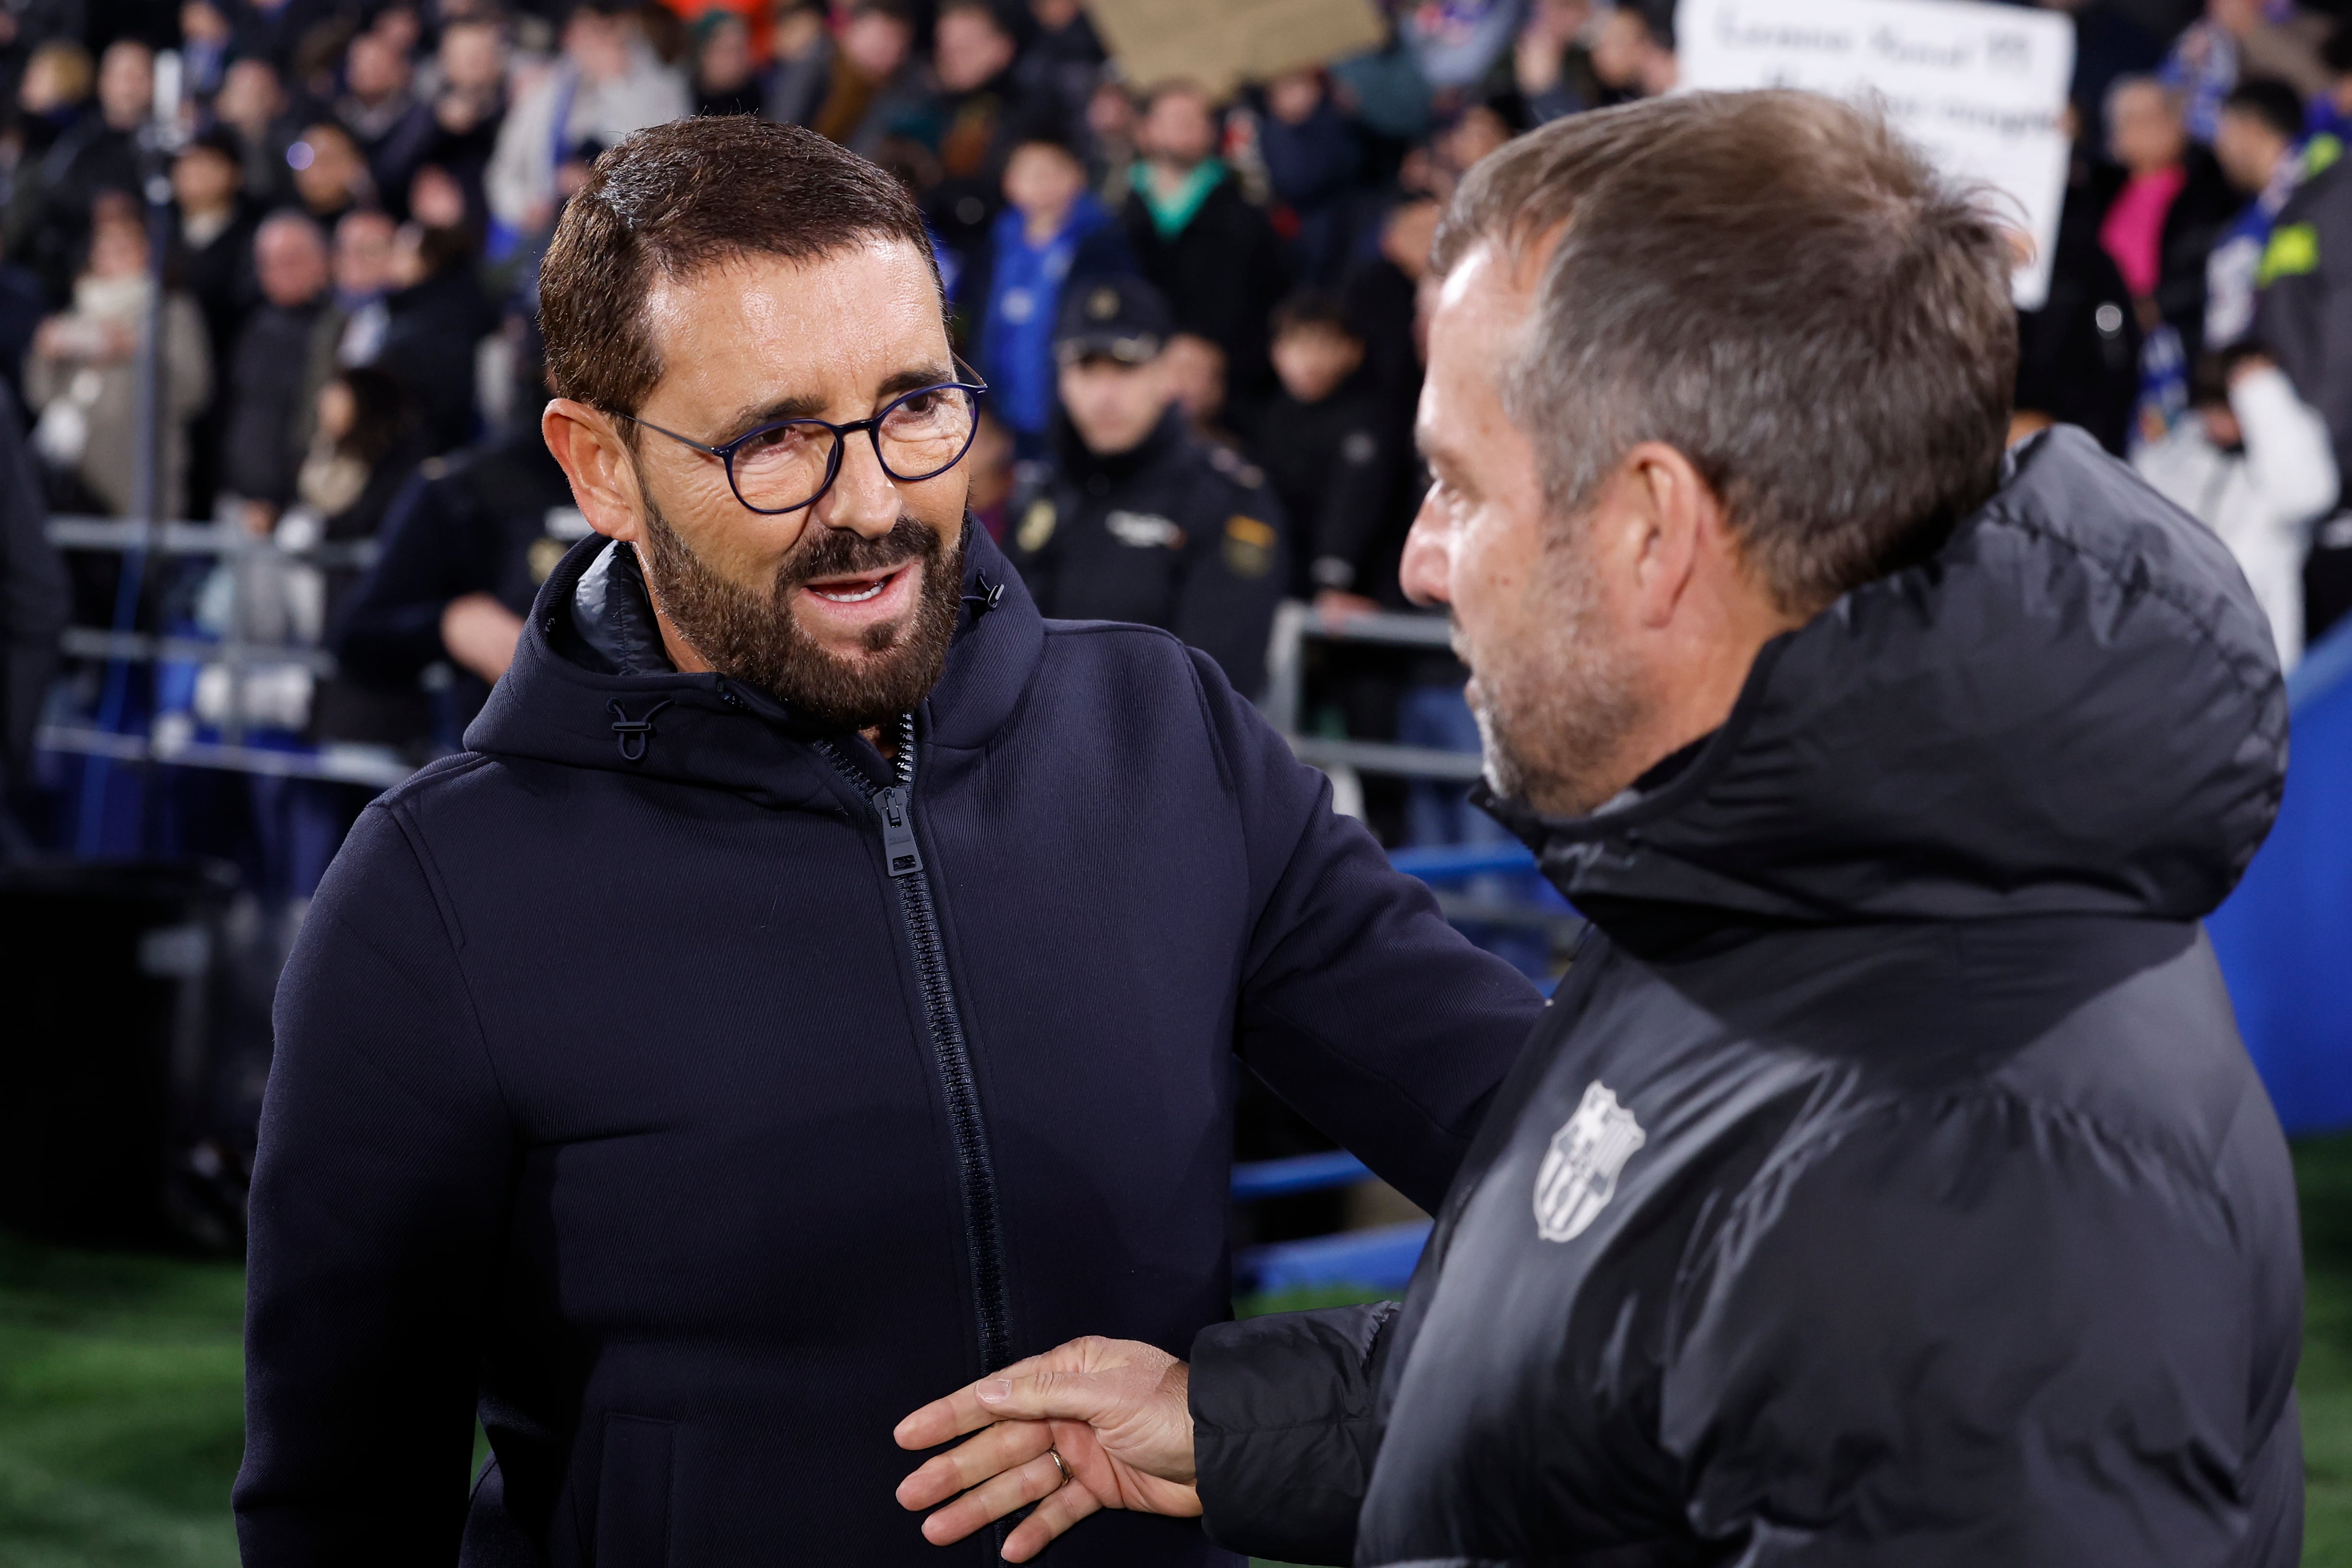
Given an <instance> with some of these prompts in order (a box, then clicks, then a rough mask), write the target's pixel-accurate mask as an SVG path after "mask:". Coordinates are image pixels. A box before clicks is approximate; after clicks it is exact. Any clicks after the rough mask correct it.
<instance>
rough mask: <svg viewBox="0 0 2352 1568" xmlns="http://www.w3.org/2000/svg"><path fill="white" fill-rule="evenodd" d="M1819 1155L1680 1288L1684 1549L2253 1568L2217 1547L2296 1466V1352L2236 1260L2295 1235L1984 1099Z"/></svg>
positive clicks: (1920, 1560)
mask: <svg viewBox="0 0 2352 1568" xmlns="http://www.w3.org/2000/svg"><path fill="white" fill-rule="evenodd" d="M2260 1099H2261V1096H2260V1094H2259V1091H2257V1092H2256V1093H2255V1094H2254V1095H2253V1096H2252V1097H2251V1100H2250V1101H2249V1103H2248V1104H2247V1105H2246V1107H2245V1108H2244V1109H2243V1110H2241V1112H2240V1114H2241V1117H2242V1118H2251V1117H2257V1116H2266V1115H2267V1114H2268V1111H2267V1107H2266V1106H2263V1105H2260V1104H2258V1103H2253V1102H2256V1101H2259V1100H2260ZM2269 1136H2270V1140H2271V1142H2273V1143H2276V1142H2277V1138H2276V1133H2275V1132H2274V1131H2273V1132H2272V1133H2271V1134H2270V1135H2269ZM1815 1142H1816V1144H1819V1145H1825V1146H1816V1147H1812V1148H1811V1149H1810V1151H1809V1152H1807V1153H1805V1154H1803V1155H1801V1156H1800V1157H1799V1158H1797V1159H1794V1160H1790V1161H1788V1162H1784V1163H1780V1164H1779V1165H1777V1166H1768V1167H1767V1169H1766V1170H1765V1172H1764V1173H1762V1174H1761V1175H1759V1178H1758V1179H1757V1180H1756V1182H1755V1183H1754V1184H1752V1185H1751V1186H1750V1187H1749V1188H1748V1191H1747V1192H1746V1193H1745V1194H1743V1195H1742V1196H1741V1198H1740V1199H1739V1200H1738V1203H1736V1204H1735V1205H1732V1207H1731V1209H1730V1211H1729V1213H1728V1215H1727V1218H1726V1219H1725V1220H1724V1222H1723V1223H1722V1225H1721V1226H1720V1227H1719V1228H1718V1229H1717V1232H1716V1233H1715V1235H1714V1237H1712V1240H1711V1243H1710V1244H1709V1245H1708V1246H1707V1247H1706V1250H1705V1252H1704V1253H1703V1254H1702V1255H1701V1256H1700V1257H1698V1258H1696V1259H1695V1261H1694V1265H1693V1267H1691V1268H1689V1269H1688V1271H1687V1272H1686V1273H1685V1277H1684V1278H1683V1279H1681V1280H1680V1281H1678V1282H1677V1288H1676V1296H1675V1305H1674V1307H1673V1311H1674V1313H1675V1318H1676V1320H1678V1321H1681V1322H1682V1323H1684V1324H1685V1325H1687V1326H1686V1327H1685V1328H1684V1329H1683V1330H1681V1331H1680V1332H1679V1334H1678V1342H1677V1343H1675V1344H1673V1345H1671V1346H1670V1347H1669V1350H1668V1358H1667V1362H1666V1365H1665V1369H1664V1384H1663V1393H1662V1395H1661V1404H1660V1415H1659V1436H1660V1439H1661V1441H1662V1443H1663V1445H1664V1447H1665V1448H1666V1450H1667V1451H1668V1453H1669V1454H1670V1455H1672V1456H1673V1457H1674V1458H1675V1459H1676V1460H1678V1461H1679V1462H1680V1463H1681V1464H1682V1465H1683V1466H1684V1467H1685V1474H1686V1475H1687V1477H1688V1481H1687V1483H1686V1484H1687V1514H1688V1517H1689V1519H1690V1521H1691V1522H1692V1524H1693V1525H1694V1526H1695V1527H1696V1529H1697V1530H1698V1531H1700V1532H1701V1533H1702V1534H1705V1535H1706V1536H1708V1537H1710V1538H1712V1539H1717V1540H1739V1539H1743V1538H1744V1539H1746V1540H1747V1541H1748V1542H1749V1545H1748V1550H1747V1552H1745V1553H1744V1554H1743V1555H1741V1557H1740V1562H1741V1563H1743V1564H1753V1565H1754V1568H1850V1565H1851V1568H1862V1565H1864V1564H1868V1565H1877V1564H1884V1563H1903V1564H1905V1565H1906V1568H1945V1565H1949V1568H1961V1565H1963V1564H1981V1563H2002V1564H2005V1565H2008V1568H2071V1565H2074V1564H2079V1563H2126V1562H2128V1563H2147V1564H2189V1563H2231V1562H2254V1561H2272V1560H2273V1559H2271V1558H2269V1557H2266V1556H2260V1557H2258V1556H2244V1555H2241V1547H2242V1542H2240V1541H2239V1540H2238V1539H2237V1538H2236V1535H2237V1532H2238V1531H2242V1528H2243V1527H2244V1524H2245V1521H2246V1520H2247V1519H2248V1517H2249V1515H2250V1514H2251V1515H2252V1517H2254V1518H2256V1519H2260V1518H2262V1517H2263V1511H2262V1510H2261V1509H2260V1507H2259V1506H2255V1507H2250V1506H2249V1504H2250V1502H2251V1501H2252V1495H2253V1494H2254V1493H2257V1492H2259V1491H2260V1490H2261V1489H2262V1488H2263V1486H2264V1485H2265V1484H2272V1483H2274V1482H2275V1479H2276V1475H2277V1473H2278V1472H2279V1470H2280V1467H2281V1466H2282V1464H2283V1463H2284V1462H2285V1461H2287V1460H2294V1462H2295V1464H2296V1465H2297V1466H2298V1467H2299V1459H2298V1458H2296V1456H2294V1455H2293V1454H2291V1453H2286V1452H2284V1449H2291V1448H2293V1447H2294V1436H2293V1430H2292V1428H2293V1412H2292V1408H2291V1406H2289V1405H2288V1404H2287V1401H2288V1399H2289V1396H2290V1391H2291V1386H2292V1379H2293V1373H2294V1345H2295V1343H2296V1342H2297V1339H2298V1337H2299V1336H2298V1327H2297V1325H2296V1324H2295V1323H2294V1322H2292V1321H2265V1314H2266V1313H2267V1316H2268V1318H2269V1319H2273V1320H2275V1319H2282V1318H2284V1319H2291V1318H2292V1317H2293V1315H2294V1314H2293V1311H2292V1309H2291V1308H2289V1309H2287V1310H2284V1311H2281V1310H2278V1309H2277V1308H2276V1306H2275V1303H2277V1302H2279V1301H2287V1302H2292V1301H2294V1300H2296V1299H2298V1297H2299V1291H2298V1290H2296V1289H2294V1281H2282V1280H2281V1279H2279V1278H2278V1271H2279V1270H2281V1269H2291V1268H2293V1267H2294V1259H2293V1258H2292V1257H2291V1256H2289V1257H2285V1258H2280V1257H2277V1256H2274V1255H2273V1256H2257V1254H2258V1253H2260V1252H2261V1249H2262V1247H2263V1243H2262V1242H2261V1241H2260V1240H2259V1239H2255V1240H2249V1239H2247V1238H2250V1237H2252V1238H2260V1237H2264V1236H2277V1235H2282V1234H2283V1235H2285V1236H2287V1237H2292V1236H2293V1233H2294V1218H2293V1215H2291V1214H2284V1215H2281V1214H2277V1213H2271V1214H2268V1215H2263V1214H2262V1213H2259V1212H2256V1211H2252V1210H2249V1209H2241V1208H2240V1207H2239V1206H2238V1205H2237V1203H2236V1201H2234V1200H2231V1199H2229V1198H2227V1197H2225V1196H2224V1195H2223V1194H2221V1192H2220V1191H2219V1190H2218V1189H2219V1187H2220V1186H2221V1183H2219V1182H2217V1181H2216V1180H2215V1173H2214V1172H2213V1171H2212V1170H2211V1169H2210V1163H2211V1156H2210V1153H2207V1152H2203V1151H2196V1150H2188V1149H2173V1148H2162V1147H2140V1146H2135V1145H2134V1143H2133V1142H2130V1141H2129V1140H2127V1139H2126V1138H2123V1137H2118V1136H2116V1135H2115V1134H2113V1133H2111V1132H2109V1131H2106V1130H2105V1129H2102V1128H2099V1127H2097V1126H2095V1125H2092V1124H2089V1123H2088V1122H2086V1121H2084V1119H2083V1118H2081V1117H2080V1116H2079V1115H2078V1114H2076V1113H2074V1112H2072V1111H2063V1110H2051V1109H2048V1108H2046V1107H2041V1106H2035V1105H2032V1104H2029V1103H2026V1102H2023V1101H2020V1100H2012V1099H2011V1098H2009V1097H2007V1096H2003V1095H2000V1094H1997V1093H1991V1092H1987V1093H1981V1094H1977V1095H1970V1096H1960V1097H1953V1098H1950V1099H1947V1100H1942V1101H1940V1102H1937V1103H1935V1104H1933V1105H1927V1106H1920V1107H1917V1108H1916V1109H1913V1110H1907V1111H1886V1112H1881V1113H1878V1114H1876V1115H1874V1116H1872V1117H1869V1118H1867V1119H1866V1120H1864V1121H1860V1122H1859V1123H1857V1124H1853V1125H1850V1126H1849V1127H1848V1128H1847V1130H1845V1131H1843V1133H1840V1134H1835V1135H1832V1136H1830V1137H1827V1138H1824V1139H1819V1140H1816V1141H1815ZM2276 1162H2277V1163H2278V1164H2279V1165H2281V1166H2283V1165H2284V1163H2285V1151H2284V1148H2280V1149H2278V1150H2277V1152H2276ZM2199 1165H2204V1166H2206V1167H2208V1168H2204V1169H2199V1168H2196V1167H2197V1166H2199ZM2248 1185H2249V1187H2250V1189H2257V1184H2248ZM2275 1185H2277V1186H2278V1187H2280V1188H2281V1189H2284V1188H2285V1181H2284V1172H2281V1173H2280V1179H2279V1180H2278V1181H2276V1182H2275ZM2261 1196H2262V1194H2261V1193H2260V1191H2259V1190H2253V1197H2252V1199H2250V1200H2248V1201H2250V1202H2252V1201H2259V1200H2260V1199H2261ZM2288 1201H2290V1202H2291V1200H2288ZM2277 1250H2279V1249H2275V1248H2274V1249H2273V1253H2275V1252H2276V1251H2277ZM2284 1250H2285V1251H2286V1252H2288V1253H2291V1252H2292V1242H2291V1241H2290V1242H2289V1244H2288V1246H2287V1247H2286V1248H2285V1249H2284ZM2265 1303H2269V1304H2271V1305H2268V1306H2266V1305H2265ZM2282 1445H2284V1449H2283V1447H2282ZM2294 1474H2295V1475H2297V1476H2299V1475H2300V1469H2299V1468H2295V1470H2294ZM2265 1476H2269V1477H2271V1478H2272V1483H2266V1482H2265V1480H2264V1479H2263V1478H2264V1477H2265Z"/></svg>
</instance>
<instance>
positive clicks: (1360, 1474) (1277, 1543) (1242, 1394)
mask: <svg viewBox="0 0 2352 1568" xmlns="http://www.w3.org/2000/svg"><path fill="white" fill-rule="evenodd" d="M1396 1311H1397V1306H1396V1303H1395V1302H1393V1301H1381V1302H1377V1303H1375V1304H1373V1305H1371V1306H1368V1307H1336V1308H1331V1309H1328V1310H1323V1311H1319V1312H1278V1313H1276V1314H1274V1315H1273V1316H1271V1317H1265V1318H1249V1319H1244V1320H1243V1321H1240V1322H1235V1323H1213V1324H1211V1325H1210V1326H1209V1327H1208V1328H1205V1329H1203V1330H1202V1331H1201V1332H1200V1334H1199V1335H1198V1336H1197V1337H1196V1338H1194V1340H1193V1341H1192V1460H1193V1467H1194V1471H1195V1474H1196V1475H1197V1477H1198V1481H1199V1488H1200V1493H1201V1510H1202V1517H1201V1524H1202V1529H1204V1530H1205V1531H1208V1534H1209V1539H1210V1540H1212V1541H1213V1542H1216V1543H1217V1544H1218V1545H1220V1546H1223V1547H1224V1548H1226V1549H1227V1550H1229V1551H1233V1552H1248V1553H1250V1554H1251V1555H1253V1556H1257V1557H1270V1558H1274V1559H1276V1560H1277V1561H1280V1562H1284V1563H1346V1562H1348V1561H1349V1559H1350V1558H1351V1557H1353V1555H1354V1553H1355V1546H1356V1516H1357V1515H1358V1514H1359V1513H1360V1512H1361V1511H1362V1509H1363V1505H1364V1490H1365V1488H1366V1487H1367V1486H1369V1485H1370V1481H1371V1477H1372V1460H1373V1458H1375V1457H1376V1456H1377V1455H1378V1453H1379V1451H1380V1431H1379V1426H1378V1423H1377V1419H1376V1414H1375V1396H1376V1394H1378V1392H1379V1389H1380V1382H1381V1358H1382V1354H1383V1352H1385V1350H1386V1348H1387V1344H1388V1340H1389V1325H1390V1324H1391V1322H1392V1321H1394V1320H1395V1317H1396Z"/></svg>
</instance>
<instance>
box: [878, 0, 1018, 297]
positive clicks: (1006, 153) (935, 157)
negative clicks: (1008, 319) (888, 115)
mask: <svg viewBox="0 0 2352 1568" xmlns="http://www.w3.org/2000/svg"><path fill="white" fill-rule="evenodd" d="M1018 53H1019V49H1018V47H1017V46H1016V45H1015V44H1014V43H1013V34H1012V33H1011V31H1010V30H1009V29H1008V28H1007V27H1006V26H1005V23H1004V20H1003V17H1001V16H998V15H997V14H996V8H995V6H994V5H992V4H991V3H990V0H950V3H949V4H948V5H943V6H941V7H940V14H939V21H938V24H937V27H936V37H935V38H934V41H933V43H932V47H931V72H930V80H929V84H928V90H927V92H926V93H925V95H924V98H923V100H922V102H921V104H920V105H919V107H918V108H917V109H916V110H915V111H914V112H913V114H912V115H911V116H910V117H909V119H908V123H907V125H906V127H905V129H906V131H907V132H909V135H908V140H909V141H913V142H919V143H920V144H921V146H922V147H923V148H924V150H925V152H926V153H929V166H928V167H927V168H926V171H925V176H924V184H925V186H926V187H927V188H926V189H924V190H923V191H922V192H921V195H922V196H923V210H924V216H926V217H928V218H929V220H930V225H931V233H932V234H933V235H934V236H935V237H936V238H937V239H938V241H939V242H940V244H943V245H945V246H946V247H948V248H949V249H950V250H952V251H954V252H955V253H956V256H957V258H958V261H959V265H960V266H961V268H965V269H969V268H971V265H972V262H973V260H974V258H976V257H977V256H978V254H979V252H980V251H981V250H982V249H983V248H985V247H986V245H987V242H988V236H989V222H990V220H991V219H992V218H993V217H994V216H996V211H997V206H998V204H999V201H1000V199H1001V196H1002V187H1003V178H1004V165H1005V161H1006V160H1007V159H1008V158H1009V157H1010V156H1011V155H1012V152H1013V147H1014V146H1016V145H1017V144H1018V143H1019V142H1021V141H1022V140H1023V139H1024V137H1026V136H1028V135H1029V134H1031V133H1032V132H1034V131H1036V130H1040V129H1045V130H1050V128H1051V126H1052V122H1053V121H1052V117H1051V116H1050V115H1048V116H1046V117H1045V118H1044V119H1042V120H1036V121H1033V120H1032V118H1031V116H1030V113H1029V106H1028V105H1027V104H1026V103H1025V102H1024V100H1023V99H1022V96H1021V92H1020V89H1019V88H1018V87H1017V85H1016V84H1015V83H1014V81H1013V59H1014V58H1015V56H1016V55H1017V54H1018Z"/></svg>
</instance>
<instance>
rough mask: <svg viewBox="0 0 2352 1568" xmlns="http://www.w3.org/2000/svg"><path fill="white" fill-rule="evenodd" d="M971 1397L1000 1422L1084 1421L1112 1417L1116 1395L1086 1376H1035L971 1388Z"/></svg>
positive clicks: (992, 1380)
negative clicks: (1007, 1420) (1104, 1416)
mask: <svg viewBox="0 0 2352 1568" xmlns="http://www.w3.org/2000/svg"><path fill="white" fill-rule="evenodd" d="M971 1392H972V1397H973V1398H975V1399H977V1400H979V1401H980V1403H981V1405H982V1408H984V1409H986V1410H987V1411H988V1413H989V1414H990V1415H994V1416H996V1417H997V1418H999V1419H1000V1420H1002V1419H1006V1418H1011V1419H1014V1420H1024V1421H1084V1422H1087V1423H1088V1424H1089V1425H1091V1424H1093V1423H1094V1421H1095V1420H1096V1418H1097V1417H1098V1416H1102V1415H1109V1414H1111V1413H1112V1412H1113V1411H1114V1409H1115V1408H1116V1406H1117V1405H1118V1398H1117V1396H1116V1394H1114V1393H1113V1392H1112V1391H1111V1390H1110V1389H1109V1388H1108V1387H1107V1386H1105V1384H1104V1382H1103V1380H1102V1379H1101V1378H1099V1377H1097V1376H1096V1375H1095V1374H1094V1373H1088V1372H1034V1373H1027V1374H1025V1375H1022V1376H1012V1377H992V1378H987V1379H984V1380H983V1381H982V1382H980V1383H977V1384H973V1385H972V1390H971Z"/></svg>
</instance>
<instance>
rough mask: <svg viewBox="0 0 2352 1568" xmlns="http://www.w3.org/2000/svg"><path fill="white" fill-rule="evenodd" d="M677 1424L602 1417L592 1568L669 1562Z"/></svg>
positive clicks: (662, 1566)
mask: <svg viewBox="0 0 2352 1568" xmlns="http://www.w3.org/2000/svg"><path fill="white" fill-rule="evenodd" d="M675 1431H676V1423H674V1422H669V1421H656V1420H655V1419H654V1418H653V1417H651V1416H648V1415H619V1414H617V1413H615V1414H609V1415H606V1416H605V1417H604V1459H603V1463H602V1466H601V1468H600V1469H599V1472H598V1476H597V1482H596V1544H595V1564H596V1568H666V1564H667V1563H668V1562H669V1494H670V1474H669V1471H670V1454H671V1447H672V1445H671V1437H672V1434H673V1433H674V1432H675Z"/></svg>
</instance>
